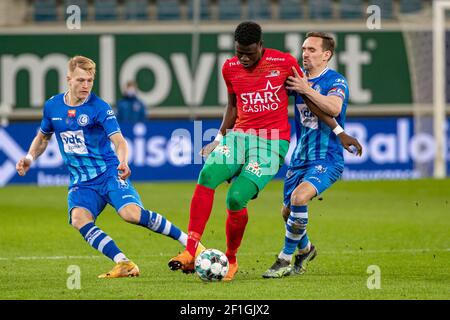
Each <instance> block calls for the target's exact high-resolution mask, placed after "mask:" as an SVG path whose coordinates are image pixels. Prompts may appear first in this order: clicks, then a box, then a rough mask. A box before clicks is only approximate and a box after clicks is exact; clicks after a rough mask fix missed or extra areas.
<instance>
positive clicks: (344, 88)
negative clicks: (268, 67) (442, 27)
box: [290, 68, 349, 167]
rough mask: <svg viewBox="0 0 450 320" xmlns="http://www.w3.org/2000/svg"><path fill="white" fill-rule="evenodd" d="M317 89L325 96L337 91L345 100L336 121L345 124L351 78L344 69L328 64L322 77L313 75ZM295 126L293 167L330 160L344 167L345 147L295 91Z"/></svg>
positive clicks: (314, 85) (313, 86)
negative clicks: (333, 68) (331, 66)
mask: <svg viewBox="0 0 450 320" xmlns="http://www.w3.org/2000/svg"><path fill="white" fill-rule="evenodd" d="M309 82H310V83H311V86H312V88H313V89H315V90H316V91H318V92H319V93H320V94H322V95H325V96H330V95H335V96H338V97H340V98H341V99H342V100H343V103H342V110H341V113H340V114H339V116H338V117H336V118H335V119H336V121H337V122H338V123H339V125H340V126H341V127H342V128H344V123H345V112H346V110H347V103H348V97H349V90H348V85H347V80H346V79H345V78H344V76H342V75H341V74H340V73H338V72H336V71H334V70H331V69H328V68H326V69H325V70H324V71H323V72H322V73H321V74H320V75H319V76H318V77H316V78H313V79H309ZM294 96H295V130H296V135H297V145H296V147H295V150H294V152H293V153H292V158H291V163H290V166H291V167H300V166H303V165H305V164H310V163H311V162H314V161H318V160H320V161H323V160H326V161H330V162H333V163H334V164H336V165H338V166H339V165H342V167H344V156H343V147H342V145H341V144H340V142H339V138H338V137H337V136H336V135H335V134H334V133H333V131H332V130H331V129H330V128H329V127H328V126H327V125H326V124H325V123H323V122H322V121H320V120H319V118H317V116H316V115H314V114H313V113H312V112H311V111H310V110H309V109H308V107H307V106H306V104H305V102H304V101H303V99H302V97H301V96H300V95H298V94H295V95H294Z"/></svg>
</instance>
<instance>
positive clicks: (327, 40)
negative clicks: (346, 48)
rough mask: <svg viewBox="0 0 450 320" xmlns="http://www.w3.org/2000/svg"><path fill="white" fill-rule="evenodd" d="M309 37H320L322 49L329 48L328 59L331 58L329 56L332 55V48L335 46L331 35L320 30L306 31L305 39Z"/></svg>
mask: <svg viewBox="0 0 450 320" xmlns="http://www.w3.org/2000/svg"><path fill="white" fill-rule="evenodd" d="M309 37H316V38H321V39H322V50H323V51H327V50H329V51H330V52H331V56H330V59H328V61H329V60H331V58H332V57H333V55H334V49H335V48H336V42H335V41H334V39H333V37H332V36H331V35H330V34H328V33H326V32H320V31H312V32H308V33H307V34H306V38H305V39H308V38H309Z"/></svg>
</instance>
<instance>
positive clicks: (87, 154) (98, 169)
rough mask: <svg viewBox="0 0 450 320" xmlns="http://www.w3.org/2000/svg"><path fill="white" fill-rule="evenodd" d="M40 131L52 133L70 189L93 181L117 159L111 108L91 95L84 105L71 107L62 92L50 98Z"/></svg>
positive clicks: (113, 118)
mask: <svg viewBox="0 0 450 320" xmlns="http://www.w3.org/2000/svg"><path fill="white" fill-rule="evenodd" d="M43 113H44V115H43V118H42V121H41V127H40V130H41V132H42V133H43V134H46V135H48V134H53V133H54V134H55V136H56V140H57V141H58V145H59V150H60V152H61V155H62V158H63V160H64V163H65V164H66V165H67V166H68V168H69V172H70V184H71V186H72V185H74V184H77V183H80V182H86V181H89V180H92V179H94V178H95V177H97V176H98V175H100V174H102V173H103V172H105V171H106V170H107V169H108V168H110V167H111V166H115V167H117V165H118V164H119V160H118V159H117V156H116V154H115V153H114V151H113V149H112V147H111V141H110V140H109V137H110V136H111V135H113V134H114V133H117V132H120V127H119V124H118V123H117V119H116V116H115V115H114V111H113V110H112V109H111V107H110V106H109V105H108V103H106V102H105V101H103V100H102V99H100V98H99V97H97V96H96V95H95V94H93V93H91V94H90V96H89V97H88V98H87V99H86V101H84V103H83V104H81V105H79V106H76V107H72V106H69V105H67V104H66V103H65V102H64V93H61V94H58V95H56V96H53V97H51V98H50V99H49V100H48V101H47V102H46V103H45V105H44V111H43Z"/></svg>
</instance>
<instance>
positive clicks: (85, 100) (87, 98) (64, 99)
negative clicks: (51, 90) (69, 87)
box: [63, 91, 91, 108]
mask: <svg viewBox="0 0 450 320" xmlns="http://www.w3.org/2000/svg"><path fill="white" fill-rule="evenodd" d="M68 94H69V91H66V92H64V96H63V101H64V104H65V105H66V106H68V107H71V108H72V107H79V106H81V105H83V104H85V103H86V102H87V101H88V100H89V98H90V97H91V94H90V93H89V95H88V96H87V97H86V99H84V101H83V102H82V103H80V104H77V105H76V106H71V105H69V104H68V103H67V102H66V97H67V95H68Z"/></svg>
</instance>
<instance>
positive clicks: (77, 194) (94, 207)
mask: <svg viewBox="0 0 450 320" xmlns="http://www.w3.org/2000/svg"><path fill="white" fill-rule="evenodd" d="M67 201H68V204H69V223H71V222H72V219H71V212H72V209H73V208H76V207H78V208H83V209H86V210H87V211H89V212H90V213H91V214H92V216H93V217H94V220H95V219H97V217H98V216H99V215H100V213H101V212H102V211H103V209H104V208H105V206H106V204H108V203H109V204H110V205H111V206H113V207H114V209H116V211H117V212H119V210H120V209H122V208H123V207H124V206H126V205H128V204H131V203H134V204H136V205H138V206H139V207H141V208H143V205H142V202H141V199H140V197H139V194H138V193H137V191H136V189H135V188H134V186H133V184H132V183H131V181H130V180H128V179H127V180H125V181H124V180H121V179H119V177H118V174H117V169H116V168H110V169H108V170H107V171H106V172H104V173H102V174H101V175H99V176H97V177H95V178H94V179H92V180H90V181H87V182H84V183H80V184H77V185H74V186H71V187H70V188H69V194H68V195H67Z"/></svg>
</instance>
